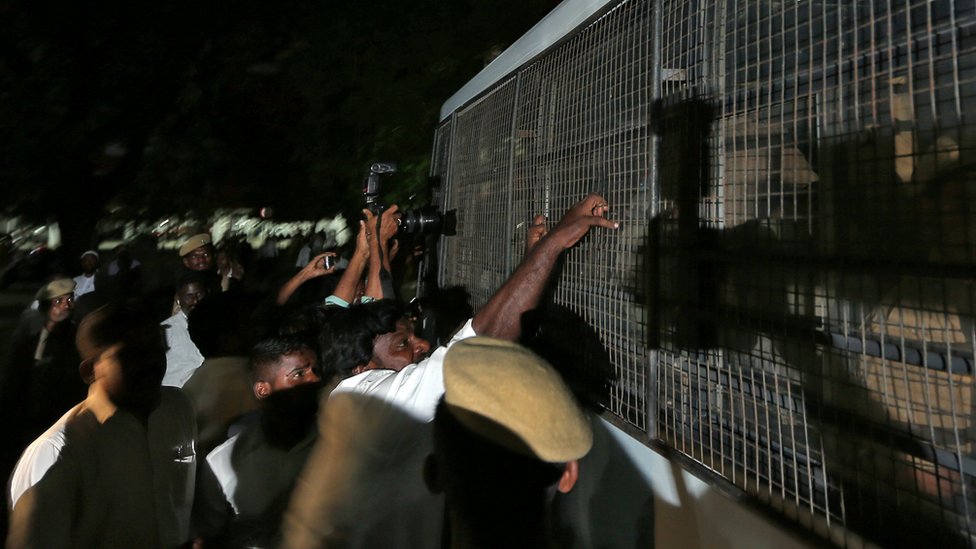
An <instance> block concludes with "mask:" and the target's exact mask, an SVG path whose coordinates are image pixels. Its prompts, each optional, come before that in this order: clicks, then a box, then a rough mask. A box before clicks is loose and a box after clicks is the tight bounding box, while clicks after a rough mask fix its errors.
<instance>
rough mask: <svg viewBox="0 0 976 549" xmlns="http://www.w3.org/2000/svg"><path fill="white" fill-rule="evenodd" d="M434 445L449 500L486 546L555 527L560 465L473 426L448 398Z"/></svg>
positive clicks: (518, 541) (519, 543) (520, 542)
mask: <svg viewBox="0 0 976 549" xmlns="http://www.w3.org/2000/svg"><path fill="white" fill-rule="evenodd" d="M433 428H434V451H435V454H436V456H437V463H438V471H439V475H438V476H439V478H440V479H441V482H442V487H443V488H444V490H445V492H446V495H447V502H448V506H449V508H450V510H451V511H453V512H455V513H457V516H458V517H459V519H460V520H461V521H462V522H463V524H464V525H465V527H466V528H467V529H468V530H469V531H470V532H471V533H472V534H473V535H474V536H475V538H476V539H477V540H479V542H481V543H480V545H481V546H484V547H524V546H530V545H531V546H534V545H536V544H535V543H532V544H529V545H527V543H526V542H527V540H535V538H542V537H545V536H546V535H547V534H549V532H547V531H546V528H547V527H548V522H547V519H546V517H547V513H548V507H549V502H550V500H551V498H552V495H553V494H554V492H553V486H554V485H555V483H556V482H558V481H559V478H560V476H561V475H562V468H561V467H560V466H559V465H556V464H552V463H546V462H544V461H541V460H538V459H535V458H532V457H529V456H525V455H522V454H518V453H516V452H513V451H511V450H509V449H507V448H504V447H502V446H499V445H498V444H495V443H494V442H491V441H490V440H488V439H486V438H484V437H482V436H480V435H478V434H476V433H474V432H472V431H470V430H469V429H468V428H467V427H465V426H464V425H463V424H462V423H461V422H460V421H458V419H457V418H456V417H455V416H454V415H453V414H452V413H451V412H450V410H449V408H448V406H447V404H446V403H445V402H444V399H443V398H441V401H440V402H439V403H438V405H437V412H436V413H435V415H434V427H433Z"/></svg>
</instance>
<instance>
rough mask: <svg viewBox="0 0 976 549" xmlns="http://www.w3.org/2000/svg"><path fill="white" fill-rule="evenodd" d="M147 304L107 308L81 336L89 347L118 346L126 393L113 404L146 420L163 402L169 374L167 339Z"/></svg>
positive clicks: (100, 312) (103, 309) (127, 304)
mask: <svg viewBox="0 0 976 549" xmlns="http://www.w3.org/2000/svg"><path fill="white" fill-rule="evenodd" d="M148 311H149V307H147V306H146V305H145V304H144V303H138V302H133V303H119V304H112V305H106V306H105V307H102V308H101V309H99V310H97V311H95V312H94V313H92V315H98V316H93V317H92V321H91V323H90V324H88V327H87V329H85V330H84V331H83V333H81V334H79V338H86V339H87V340H88V342H89V345H91V346H92V347H95V348H100V349H104V348H107V347H110V346H112V345H114V344H116V343H122V344H123V346H122V348H121V349H120V350H119V352H118V353H117V354H116V360H118V362H119V365H120V366H121V368H122V391H121V393H120V394H119V395H113V397H112V400H113V402H114V403H115V404H116V405H117V406H118V407H119V408H122V409H125V410H128V411H130V412H132V413H135V414H136V415H139V416H141V417H146V416H148V415H149V412H150V411H152V409H153V408H155V406H156V403H157V402H158V400H159V390H160V384H161V383H162V381H163V376H164V375H165V374H166V337H165V335H164V332H163V328H162V327H161V326H160V325H159V323H158V322H157V321H156V319H155V318H153V316H152V315H151V314H150V313H149V312H148Z"/></svg>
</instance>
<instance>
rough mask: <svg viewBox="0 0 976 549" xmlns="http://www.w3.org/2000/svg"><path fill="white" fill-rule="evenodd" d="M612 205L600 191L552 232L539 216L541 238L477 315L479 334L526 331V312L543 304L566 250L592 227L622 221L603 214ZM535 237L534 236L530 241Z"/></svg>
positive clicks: (508, 335) (513, 336)
mask: <svg viewBox="0 0 976 549" xmlns="http://www.w3.org/2000/svg"><path fill="white" fill-rule="evenodd" d="M608 209H609V206H607V202H606V200H604V199H603V197H602V196H600V195H598V194H590V195H588V196H587V197H586V198H584V199H583V200H582V201H580V202H578V203H577V204H576V205H574V206H573V207H572V208H570V209H569V211H567V212H566V214H565V215H564V216H563V218H562V219H561V220H560V221H559V223H558V224H557V225H556V226H555V227H553V229H552V230H551V231H549V232H548V233H544V232H543V231H540V230H539V229H537V227H538V225H539V223H538V221H540V220H539V218H538V217H537V218H536V223H534V224H533V227H532V228H530V231H534V233H533V232H530V236H531V237H535V236H537V234H538V233H539V232H542V233H543V234H542V236H539V237H538V238H537V241H536V242H534V243H532V242H529V243H527V244H528V245H527V247H528V252H527V253H526V254H525V257H524V258H523V259H522V262H521V263H520V264H519V266H518V267H517V268H516V269H515V272H513V273H512V276H510V277H508V280H506V281H505V283H504V284H502V286H501V287H500V288H499V289H498V290H497V291H496V292H495V294H494V295H492V296H491V299H489V300H488V303H486V304H485V306H484V307H482V308H481V310H480V311H478V313H477V314H475V315H474V320H473V322H472V327H473V328H474V331H475V332H477V333H478V335H486V336H491V337H496V338H499V339H507V340H511V341H514V340H516V339H518V337H519V335H520V334H521V331H522V323H521V320H522V314H523V313H525V312H527V311H530V310H532V309H534V308H535V307H536V306H537V305H538V304H539V299H540V298H541V297H542V293H543V290H544V289H545V286H546V282H547V281H548V280H549V276H550V275H551V274H552V270H553V268H554V267H555V266H556V261H557V260H558V259H559V256H560V255H561V254H562V253H563V251H564V250H566V249H568V248H572V247H573V246H575V245H576V243H577V242H579V241H580V239H581V238H583V237H584V236H585V235H586V233H588V232H589V231H590V229H591V228H592V227H604V228H607V229H616V228H617V227H618V226H619V224H618V223H617V222H616V221H611V220H609V219H606V218H605V217H603V216H604V215H605V214H606V212H607V210H608ZM531 240H532V238H530V241H531Z"/></svg>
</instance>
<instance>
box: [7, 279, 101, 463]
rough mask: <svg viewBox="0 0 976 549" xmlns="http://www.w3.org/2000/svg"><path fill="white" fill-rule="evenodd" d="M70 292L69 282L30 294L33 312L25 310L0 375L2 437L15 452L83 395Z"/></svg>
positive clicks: (58, 282)
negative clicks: (3, 430) (3, 425)
mask: <svg viewBox="0 0 976 549" xmlns="http://www.w3.org/2000/svg"><path fill="white" fill-rule="evenodd" d="M74 289H75V282H74V281H73V280H71V279H70V278H59V279H56V280H52V281H51V282H49V283H47V284H45V285H44V286H42V287H41V289H40V290H38V292H37V294H36V295H35V297H36V298H37V302H38V309H37V311H30V310H29V311H27V312H25V315H26V316H25V317H22V319H21V324H20V325H18V327H17V329H16V330H15V332H14V335H13V338H12V341H11V354H10V359H9V360H8V361H7V365H6V369H5V371H4V372H3V373H2V376H0V391H2V393H0V411H2V412H3V422H4V424H5V426H6V429H5V436H7V437H8V438H7V440H8V442H9V443H10V445H11V446H12V447H13V448H16V449H17V450H20V449H22V448H23V447H24V446H25V445H26V444H27V443H28V442H30V441H31V440H33V438H34V437H36V436H37V435H38V434H40V433H41V432H42V431H43V430H44V429H45V428H47V426H48V425H50V424H51V422H52V421H54V420H55V419H57V418H58V416H59V415H60V414H62V413H63V412H64V410H65V409H66V408H68V407H69V406H71V405H74V404H76V403H78V401H79V400H81V399H82V398H84V396H85V385H84V384H83V383H82V381H81V379H80V378H79V377H78V361H79V359H78V353H77V351H76V350H75V345H74V338H75V325H74V323H73V322H72V321H71V313H72V310H73V309H74Z"/></svg>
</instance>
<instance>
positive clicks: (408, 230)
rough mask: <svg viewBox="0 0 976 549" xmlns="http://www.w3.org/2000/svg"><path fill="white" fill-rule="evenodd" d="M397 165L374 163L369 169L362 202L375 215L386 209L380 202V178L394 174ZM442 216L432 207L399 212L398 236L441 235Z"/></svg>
mask: <svg viewBox="0 0 976 549" xmlns="http://www.w3.org/2000/svg"><path fill="white" fill-rule="evenodd" d="M396 171H397V165H396V164H395V163H393V162H376V163H375V164H373V165H372V166H370V167H369V173H368V174H366V181H365V182H364V183H363V201H364V202H365V205H366V208H368V209H369V211H371V212H373V214H375V215H380V214H381V213H383V211H384V210H385V209H386V204H384V203H383V202H381V201H380V199H379V194H380V178H381V177H383V176H388V175H392V174H395V173H396ZM443 221H444V216H443V215H441V212H440V211H439V210H438V209H437V208H436V207H433V206H425V207H423V208H416V209H413V210H405V211H401V212H400V234H404V235H428V234H437V233H442V234H443V232H442V231H441V229H442V224H443Z"/></svg>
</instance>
